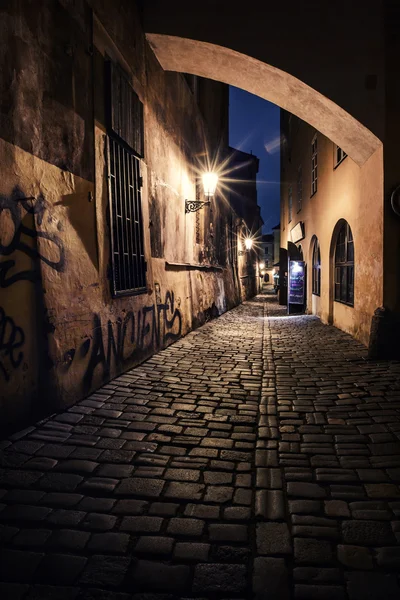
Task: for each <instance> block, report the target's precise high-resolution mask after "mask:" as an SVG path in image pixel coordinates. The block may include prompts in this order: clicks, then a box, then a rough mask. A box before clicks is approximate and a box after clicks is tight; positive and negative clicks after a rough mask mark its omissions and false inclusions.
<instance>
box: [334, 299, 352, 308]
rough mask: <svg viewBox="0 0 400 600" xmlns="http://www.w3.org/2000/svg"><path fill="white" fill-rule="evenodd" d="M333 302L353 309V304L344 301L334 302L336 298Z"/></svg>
mask: <svg viewBox="0 0 400 600" xmlns="http://www.w3.org/2000/svg"><path fill="white" fill-rule="evenodd" d="M335 302H337V303H338V304H344V305H345V306H349V307H350V308H354V302H353V303H352V304H351V303H350V302H345V301H344V300H336V298H335Z"/></svg>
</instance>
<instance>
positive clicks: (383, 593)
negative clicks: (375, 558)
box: [346, 571, 400, 600]
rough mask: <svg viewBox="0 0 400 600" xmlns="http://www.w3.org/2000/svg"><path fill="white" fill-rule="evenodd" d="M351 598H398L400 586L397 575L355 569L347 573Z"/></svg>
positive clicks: (375, 599)
mask: <svg viewBox="0 0 400 600" xmlns="http://www.w3.org/2000/svg"><path fill="white" fill-rule="evenodd" d="M346 579H347V593H348V596H349V600H380V599H381V598H382V597H383V598H385V600H387V599H388V600H397V599H398V598H399V596H400V588H399V586H398V583H397V578H396V576H395V575H391V574H387V573H368V572H365V571H355V572H353V573H352V572H349V573H346Z"/></svg>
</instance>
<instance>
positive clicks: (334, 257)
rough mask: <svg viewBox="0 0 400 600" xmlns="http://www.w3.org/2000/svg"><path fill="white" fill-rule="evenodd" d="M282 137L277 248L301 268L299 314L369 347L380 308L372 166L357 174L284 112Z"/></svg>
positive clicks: (378, 222) (337, 151) (378, 211)
mask: <svg viewBox="0 0 400 600" xmlns="http://www.w3.org/2000/svg"><path fill="white" fill-rule="evenodd" d="M281 134H282V139H283V144H282V148H281V246H282V247H283V248H284V249H285V250H287V251H288V254H289V258H290V256H292V257H294V258H299V259H302V260H304V261H305V263H306V294H305V296H306V299H305V308H306V311H307V312H309V313H312V314H316V315H318V316H319V317H321V319H322V321H323V322H325V323H331V324H333V325H335V326H336V327H338V328H340V329H343V330H344V331H347V332H349V333H350V334H351V335H353V336H354V337H356V338H357V339H358V340H360V341H361V342H363V343H364V344H368V343H369V338H370V330H371V321H372V317H373V315H374V311H375V310H376V309H377V308H378V307H380V306H381V305H382V303H383V207H382V204H381V203H380V202H378V201H377V200H378V199H379V197H380V193H381V185H382V181H379V179H378V178H377V177H376V172H377V171H378V170H379V167H378V165H374V164H373V159H371V161H372V164H369V170H365V171H364V173H362V172H361V170H360V168H359V167H358V165H357V164H356V163H355V162H354V161H353V160H352V159H351V158H350V157H348V156H347V155H346V154H345V153H344V152H343V151H342V150H341V148H339V147H338V146H337V145H336V144H334V143H333V142H331V141H330V140H329V139H328V138H327V137H325V136H323V135H322V134H321V133H319V132H317V131H315V130H314V129H313V128H312V127H310V126H309V125H308V124H307V123H305V122H304V121H301V120H300V119H298V118H297V117H295V116H294V115H291V114H289V113H287V112H285V111H281ZM369 175H370V176H369ZM284 260H285V259H284ZM281 269H282V265H281ZM286 270H287V267H286Z"/></svg>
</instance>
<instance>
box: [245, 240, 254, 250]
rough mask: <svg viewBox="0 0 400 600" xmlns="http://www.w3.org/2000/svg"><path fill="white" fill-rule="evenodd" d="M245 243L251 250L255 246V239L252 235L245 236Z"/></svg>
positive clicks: (247, 248)
mask: <svg viewBox="0 0 400 600" xmlns="http://www.w3.org/2000/svg"><path fill="white" fill-rule="evenodd" d="M244 245H245V248H246V250H251V249H252V247H253V240H252V239H251V238H250V237H246V238H244Z"/></svg>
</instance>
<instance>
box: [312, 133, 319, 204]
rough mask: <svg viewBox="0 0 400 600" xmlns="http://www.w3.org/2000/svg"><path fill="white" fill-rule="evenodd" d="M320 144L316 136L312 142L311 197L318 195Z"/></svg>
mask: <svg viewBox="0 0 400 600" xmlns="http://www.w3.org/2000/svg"><path fill="white" fill-rule="evenodd" d="M317 184H318V142H317V134H315V136H314V138H313V141H312V142H311V196H312V195H313V194H315V193H316V191H317V188H318V185H317Z"/></svg>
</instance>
